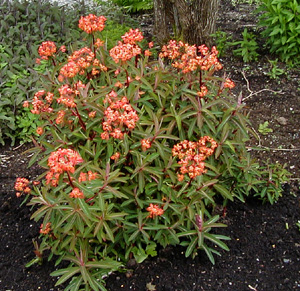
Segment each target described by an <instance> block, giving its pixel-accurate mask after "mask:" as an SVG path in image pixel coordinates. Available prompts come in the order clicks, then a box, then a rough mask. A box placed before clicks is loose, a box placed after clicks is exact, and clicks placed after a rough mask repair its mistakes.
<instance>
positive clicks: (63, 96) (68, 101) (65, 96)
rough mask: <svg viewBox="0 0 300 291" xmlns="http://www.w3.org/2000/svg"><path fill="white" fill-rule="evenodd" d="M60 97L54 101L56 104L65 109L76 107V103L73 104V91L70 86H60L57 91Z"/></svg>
mask: <svg viewBox="0 0 300 291" xmlns="http://www.w3.org/2000/svg"><path fill="white" fill-rule="evenodd" d="M58 92H59V94H60V97H59V98H58V99H57V100H56V101H57V103H58V104H60V103H62V104H64V105H65V106H67V107H70V108H74V107H76V103H75V102H74V98H75V91H74V90H73V89H72V88H71V87H70V85H68V84H66V85H63V86H61V87H60V88H59V89H58Z"/></svg>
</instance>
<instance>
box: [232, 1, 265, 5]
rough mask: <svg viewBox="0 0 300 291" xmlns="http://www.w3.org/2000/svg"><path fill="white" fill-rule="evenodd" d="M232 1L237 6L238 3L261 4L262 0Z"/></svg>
mask: <svg viewBox="0 0 300 291" xmlns="http://www.w3.org/2000/svg"><path fill="white" fill-rule="evenodd" d="M231 3H232V5H233V6H236V5H238V4H250V5H252V4H256V5H257V4H260V3H261V0H231Z"/></svg>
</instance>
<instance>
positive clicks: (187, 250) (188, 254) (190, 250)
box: [185, 237, 198, 257]
mask: <svg viewBox="0 0 300 291" xmlns="http://www.w3.org/2000/svg"><path fill="white" fill-rule="evenodd" d="M197 239H198V237H195V238H194V239H193V240H192V241H191V242H190V244H189V246H188V247H187V249H186V251H185V257H188V256H190V254H191V253H192V252H193V251H194V249H195V246H196V244H197Z"/></svg>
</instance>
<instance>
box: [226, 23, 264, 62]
mask: <svg viewBox="0 0 300 291" xmlns="http://www.w3.org/2000/svg"><path fill="white" fill-rule="evenodd" d="M242 36H243V39H242V40H239V41H235V42H233V43H231V45H232V46H238V48H237V49H235V50H233V54H234V55H235V56H239V57H242V58H243V61H244V62H245V63H247V62H250V61H256V60H257V58H258V56H259V54H258V53H257V50H258V44H257V42H256V40H255V35H254V34H253V33H251V32H248V30H247V28H245V29H244V31H243V33H242Z"/></svg>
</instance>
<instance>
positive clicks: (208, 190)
mask: <svg viewBox="0 0 300 291" xmlns="http://www.w3.org/2000/svg"><path fill="white" fill-rule="evenodd" d="M105 21H106V18H105V17H103V16H99V17H97V16H95V15H89V16H86V17H82V18H80V21H79V27H80V28H81V29H82V30H84V31H85V32H86V33H87V35H86V36H85V39H86V43H85V45H84V46H82V47H78V46H74V47H76V49H75V50H73V51H71V52H69V54H67V53H66V51H65V48H64V47H60V48H58V47H57V46H56V44H55V43H54V42H52V41H46V42H43V43H42V44H41V46H40V47H39V54H40V57H41V58H42V59H43V60H44V61H48V71H49V72H48V73H46V74H44V82H43V85H44V87H43V89H42V90H37V92H36V93H35V94H34V96H33V99H32V101H30V102H26V103H25V104H24V106H25V108H28V109H30V111H31V113H33V114H36V115H38V116H40V118H41V119H42V120H44V123H43V125H41V126H40V127H39V128H38V130H37V132H38V133H39V135H40V137H39V138H38V139H37V140H36V141H35V144H36V147H35V148H33V149H32V152H34V153H35V155H34V156H33V158H32V159H31V161H30V164H32V163H34V162H35V161H36V160H37V159H41V160H40V165H41V166H42V167H44V168H45V170H46V172H45V174H44V175H42V177H41V181H29V180H28V179H26V178H18V179H17V182H16V184H15V189H16V191H18V192H17V196H18V197H19V196H21V195H22V194H24V195H26V199H28V198H29V197H30V202H29V205H31V206H33V209H34V210H35V212H34V213H33V215H32V218H33V219H35V220H36V221H40V220H42V224H41V229H40V233H41V243H40V244H38V243H35V246H36V248H37V249H36V254H38V257H37V258H36V259H34V260H33V261H32V262H31V263H30V264H32V263H34V262H37V261H40V260H41V258H42V256H43V253H44V251H45V250H50V253H51V254H50V257H49V259H51V258H52V257H53V256H54V255H55V256H58V258H57V264H59V263H60V262H61V261H62V260H65V261H68V262H69V265H68V267H66V268H63V269H59V270H57V271H54V272H53V273H52V275H53V276H60V278H59V280H58V282H57V285H59V284H62V283H64V282H66V281H67V280H70V282H69V284H68V287H67V288H66V290H72V291H75V290H80V288H81V287H82V286H83V287H84V288H85V289H86V290H89V289H92V290H105V287H104V281H103V276H104V275H106V274H108V273H109V272H110V271H112V270H117V269H119V268H122V266H124V265H125V263H126V261H128V260H129V259H130V258H134V259H135V260H136V261H137V262H138V263H140V262H142V261H143V260H145V259H146V258H147V257H148V256H155V255H157V248H158V246H162V247H166V246H167V245H182V246H184V247H185V248H186V252H185V255H186V256H192V257H195V256H196V255H197V253H199V252H202V251H203V252H205V253H206V255H207V256H208V258H209V259H210V261H211V262H212V263H214V262H215V258H214V256H215V255H221V253H220V251H219V250H218V249H217V248H216V246H218V247H219V248H221V249H223V250H228V247H227V245H226V244H225V242H224V241H226V240H228V239H229V238H228V237H226V236H224V235H221V234H218V233H217V229H218V228H219V227H225V225H224V224H222V223H220V222H219V221H218V220H219V215H216V214H213V209H214V207H215V206H216V202H215V201H216V199H217V200H219V201H224V203H225V202H226V201H227V200H234V199H236V198H237V199H239V200H241V201H245V199H246V197H247V196H249V195H259V194H260V193H264V195H263V197H262V198H263V199H270V198H269V197H271V198H272V199H273V200H276V199H278V197H279V196H280V195H281V192H282V188H281V182H283V181H284V176H280V175H277V174H276V175H272V172H273V168H272V167H269V168H268V169H267V170H266V169H265V168H264V167H262V168H260V166H259V165H258V164H257V163H255V162H254V161H253V160H252V159H251V157H250V154H249V152H248V151H247V148H246V146H245V142H246V141H247V140H249V132H250V131H251V130H250V127H249V126H248V125H249V120H248V118H247V115H245V113H244V108H243V103H242V97H241V96H240V97H239V98H238V99H236V98H235V97H234V96H233V95H232V94H231V89H232V88H233V87H234V83H233V82H232V81H231V80H230V79H228V78H220V77H217V76H215V75H214V73H215V72H216V71H220V70H221V69H222V65H221V64H220V62H219V60H218V57H217V55H218V51H217V50H216V48H215V47H213V48H212V49H211V50H209V49H208V48H207V47H206V46H204V45H202V46H199V47H196V46H193V45H188V44H185V43H183V42H177V41H170V42H169V43H168V45H165V46H164V47H163V48H162V51H161V52H160V54H159V59H158V60H157V59H152V58H151V54H152V52H153V44H152V43H149V48H147V49H143V48H142V47H141V46H140V42H141V41H142V40H143V35H142V33H141V32H140V31H139V30H137V29H136V30H132V29H131V30H129V32H127V33H125V34H124V35H123V36H122V41H120V42H119V43H118V44H117V45H116V46H114V47H113V48H112V49H110V50H107V48H106V47H105V46H104V41H103V38H102V37H101V34H102V31H103V29H104V28H105ZM276 171H277V172H278V171H279V172H280V173H281V172H283V169H282V167H281V166H279V168H278V169H276ZM277 172H276V173H277ZM271 202H272V201H271ZM221 203H222V202H221Z"/></svg>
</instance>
